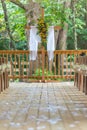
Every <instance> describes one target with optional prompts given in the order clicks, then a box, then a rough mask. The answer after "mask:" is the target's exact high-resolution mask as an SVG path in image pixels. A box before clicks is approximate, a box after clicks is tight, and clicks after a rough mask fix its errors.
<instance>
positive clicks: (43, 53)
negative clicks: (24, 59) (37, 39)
mask: <svg viewBox="0 0 87 130" xmlns="http://www.w3.org/2000/svg"><path fill="white" fill-rule="evenodd" d="M44 58H45V50H44V47H42V82H45V77H44V61H45V59H44Z"/></svg>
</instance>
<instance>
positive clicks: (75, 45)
mask: <svg viewBox="0 0 87 130" xmlns="http://www.w3.org/2000/svg"><path fill="white" fill-rule="evenodd" d="M72 13H73V18H72V23H73V38H74V47H75V50H77V32H76V0H72Z"/></svg>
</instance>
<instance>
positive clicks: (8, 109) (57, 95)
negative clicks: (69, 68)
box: [0, 82, 87, 130]
mask: <svg viewBox="0 0 87 130" xmlns="http://www.w3.org/2000/svg"><path fill="white" fill-rule="evenodd" d="M0 130H87V95H85V94H84V93H82V92H80V91H78V89H77V88H76V87H74V86H73V83H69V82H66V83H10V87H9V88H8V89H7V90H5V91H4V92H3V93H2V94H1V95H0Z"/></svg>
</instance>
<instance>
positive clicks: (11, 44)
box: [1, 0, 15, 49]
mask: <svg viewBox="0 0 87 130" xmlns="http://www.w3.org/2000/svg"><path fill="white" fill-rule="evenodd" d="M1 3H2V8H3V12H4V20H5V24H6V29H7V32H8V35H9V37H10V49H11V48H13V49H15V44H14V41H13V37H12V34H11V30H10V26H9V19H8V15H7V8H6V4H5V2H4V0H1Z"/></svg>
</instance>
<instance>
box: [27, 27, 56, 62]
mask: <svg viewBox="0 0 87 130" xmlns="http://www.w3.org/2000/svg"><path fill="white" fill-rule="evenodd" d="M37 31H38V30H37V27H35V26H31V29H30V40H29V49H30V60H36V58H37V50H38V43H41V38H40V36H39V35H38V34H37ZM54 50H55V40H54V26H50V27H49V28H48V37H47V51H48V57H49V60H53V57H54Z"/></svg>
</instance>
